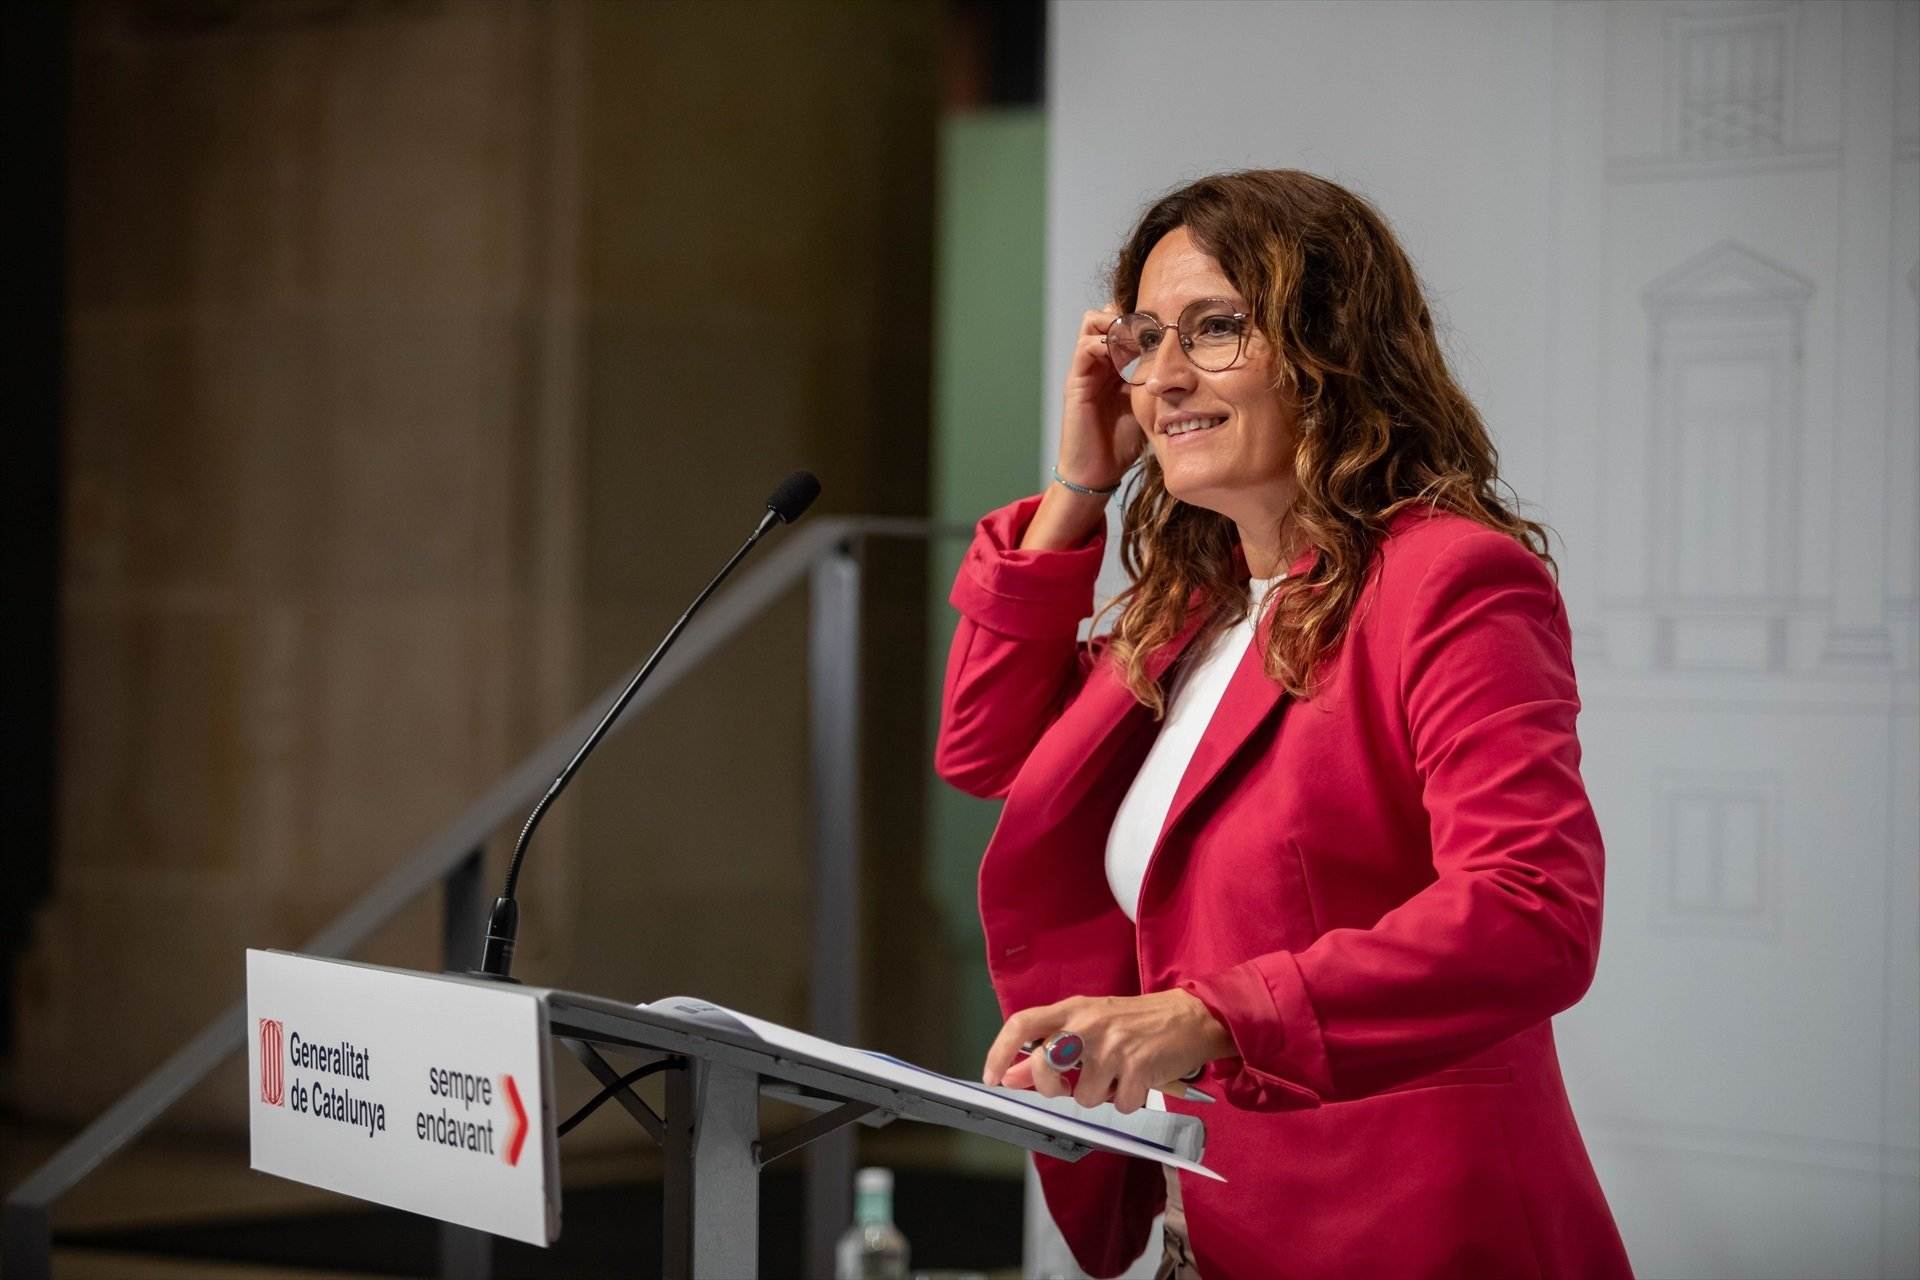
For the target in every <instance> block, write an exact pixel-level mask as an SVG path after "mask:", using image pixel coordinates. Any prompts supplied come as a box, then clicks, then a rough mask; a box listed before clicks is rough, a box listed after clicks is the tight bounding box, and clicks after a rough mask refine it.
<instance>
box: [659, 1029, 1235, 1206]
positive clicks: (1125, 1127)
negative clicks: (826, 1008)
mask: <svg viewBox="0 0 1920 1280" xmlns="http://www.w3.org/2000/svg"><path fill="white" fill-rule="evenodd" d="M638 1007H640V1008H642V1009H645V1010H647V1011H648V1012H650V1013H654V1014H661V1015H666V1016H669V1017H672V1018H675V1019H680V1020H684V1021H686V1022H691V1023H695V1024H698V1025H699V1026H701V1027H703V1028H705V1029H707V1030H710V1031H720V1032H725V1033H727V1034H729V1035H731V1036H735V1037H739V1036H745V1037H747V1038H749V1039H752V1040H757V1041H759V1042H760V1043H762V1044H764V1045H766V1046H767V1047H768V1048H770V1049H775V1050H783V1051H785V1052H788V1053H794V1054H804V1055H805V1056H807V1057H809V1058H813V1059H815V1060H817V1061H820V1062H824V1063H827V1064H829V1065H831V1066H833V1067H835V1068H838V1069H839V1070H842V1071H846V1072H849V1073H851V1074H854V1075H860V1076H866V1077H868V1078H870V1079H874V1080H878V1081H880V1082H882V1083H884V1084H890V1085H897V1086H899V1087H901V1088H906V1089H912V1090H915V1091H917V1092H919V1093H923V1094H927V1095H929V1096H932V1097H935V1098H939V1099H941V1100H942V1101H945V1102H951V1103H953V1104H954V1105H956V1106H960V1107H965V1108H966V1109H968V1110H969V1111H975V1112H980V1113H982V1114H987V1115H994V1116H999V1117H1001V1118H1002V1119H1007V1120H1015V1121H1019V1122H1020V1123H1023V1124H1029V1125H1030V1124H1034V1123H1036V1122H1037V1123H1040V1124H1043V1125H1044V1126H1045V1127H1046V1128H1048V1129H1050V1130H1052V1131H1053V1132H1055V1133H1058V1134H1060V1135H1062V1136H1063V1137H1067V1138H1072V1139H1073V1140H1075V1141H1077V1142H1083V1143H1086V1144H1087V1145H1088V1146H1091V1147H1093V1148H1095V1149H1096V1150H1100V1151H1112V1152H1116V1153H1118V1154H1120V1155H1129V1156H1139V1157H1140V1158H1141V1159H1144V1160H1153V1161H1156V1162H1158V1163H1160V1164H1165V1165H1171V1166H1173V1167H1174V1168H1176V1169H1185V1170H1186V1171H1187V1172H1189V1173H1196V1174H1199V1175H1200V1176H1201V1177H1203V1178H1212V1179H1214V1180H1215V1181H1216V1182H1224V1181H1226V1179H1225V1178H1222V1177H1221V1176H1220V1175H1219V1174H1217V1173H1215V1172H1214V1171H1213V1170H1211V1169H1209V1168H1207V1167H1206V1166H1205V1165H1203V1164H1201V1163H1200V1159H1199V1158H1200V1155H1201V1152H1200V1151H1199V1150H1198V1149H1197V1144H1195V1143H1194V1142H1193V1140H1192V1139H1191V1138H1189V1137H1187V1136H1186V1135H1190V1134H1193V1135H1197V1134H1199V1133H1201V1132H1202V1131H1201V1130H1200V1129H1199V1128H1198V1127H1197V1126H1194V1125H1191V1124H1180V1123H1178V1122H1177V1118H1175V1117H1170V1116H1169V1115H1168V1114H1167V1113H1166V1112H1163V1111H1160V1112H1156V1111H1136V1112H1134V1113H1133V1114H1132V1115H1122V1114H1121V1113H1120V1111H1119V1110H1118V1109H1117V1108H1115V1107H1113V1106H1111V1105H1106V1106H1099V1107H1088V1108H1082V1107H1080V1106H1079V1105H1078V1104H1077V1103H1072V1102H1071V1101H1070V1100H1069V1101H1068V1103H1067V1105H1066V1106H1062V1105H1061V1104H1060V1102H1059V1100H1055V1099H1048V1098H1044V1097H1042V1096H1041V1095H1039V1094H1037V1093H1033V1092H1030V1091H1028V1090H1025V1089H1002V1088H996V1087H992V1086H989V1085H983V1084H981V1083H979V1082H978V1081H976V1080H961V1079H956V1078H955V1077H953V1076H947V1075H942V1074H940V1073H939V1072H938V1071H929V1070H928V1069H927V1068H925V1067H918V1066H915V1065H914V1064H913V1063H911V1062H903V1061H901V1060H900V1059H899V1058H895V1057H892V1056H890V1055H888V1054H884V1053H876V1052H874V1051H872V1050H870V1049H856V1048H852V1047H850V1046H847V1045H843V1044H836V1043H834V1042H833V1041H831V1040H823V1039H821V1038H820V1037H819V1036H810V1035H808V1034H807V1033H806V1032H804V1031H795V1030H794V1029H793V1028H791V1027H783V1026H781V1025H780V1024H779V1023H776V1022H768V1021H766V1020H765V1019H763V1018H756V1017H754V1016H753V1015H752V1014H747V1013H741V1012H739V1011H738V1010H735V1009H729V1008H726V1007H725V1006H723V1005H717V1004H714V1003H712V1002H711V1001H708V1000H700V999H696V998H694V997H692V996H672V997H670V998H668V999H665V1000H655V1001H653V1002H652V1003H650V1004H643V1005H640V1006H638ZM1074 1111H1078V1112H1079V1113H1080V1114H1079V1115H1077V1116H1076V1115H1074V1114H1072V1112H1074ZM1082 1117H1084V1118H1082Z"/></svg>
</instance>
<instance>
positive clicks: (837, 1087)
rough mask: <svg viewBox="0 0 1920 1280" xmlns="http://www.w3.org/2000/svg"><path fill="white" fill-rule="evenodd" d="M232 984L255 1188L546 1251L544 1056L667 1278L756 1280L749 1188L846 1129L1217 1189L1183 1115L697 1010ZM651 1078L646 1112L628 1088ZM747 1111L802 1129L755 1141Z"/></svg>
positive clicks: (317, 964)
mask: <svg viewBox="0 0 1920 1280" xmlns="http://www.w3.org/2000/svg"><path fill="white" fill-rule="evenodd" d="M247 969H248V994H247V1001H248V1011H247V1012H248V1025H249V1027H250V1028H251V1029H252V1030H253V1035H252V1036H251V1043H250V1046H249V1050H248V1053H249V1073H248V1074H249V1079H250V1081H251V1082H256V1087H254V1088H253V1089H252V1098H251V1102H250V1129H251V1133H252V1140H253V1165H254V1167H255V1168H256V1169H260V1170H262V1171H264V1172H268V1173H276V1174H279V1175H281V1176H286V1177H291V1178H295V1179H297V1180H300V1181H303V1182H309V1183H312V1184H313V1185H318V1186H325V1187H328V1188H329V1189H332V1190H337V1191H341V1192H343V1193H345V1194H349V1195H356V1196H360V1197H361V1198H364V1199H371V1200H375V1201H377V1202H379V1203H385V1204H391V1205H394V1206H395V1207H398V1208H403V1209H408V1210H411V1211H414V1212H420V1213H425V1214H428V1215H430V1216H435V1217H439V1218H441V1219H442V1220H443V1221H447V1222H452V1223H455V1224H458V1225H465V1226H474V1227H479V1228H481V1229H484V1230H490V1231H495V1232H496V1233H498V1234H503V1235H510V1236H514V1237H516V1238H520V1239H526V1240H530V1241H531V1242H533V1243H536V1244H547V1243H551V1241H552V1240H553V1239H556V1238H558V1235H559V1223H560V1214H559V1207H560V1205H559V1177H558V1136H557V1134H556V1121H555V1117H554V1114H553V1108H552V1096H553V1089H552V1087H551V1079H552V1068H551V1058H552V1052H551V1051H552V1046H553V1045H554V1044H558V1045H560V1046H562V1047H563V1048H564V1049H565V1051H566V1053H567V1054H568V1055H569V1056H571V1057H572V1058H574V1059H576V1060H577V1061H579V1062H580V1063H581V1064H582V1065H583V1066H584V1067H585V1069H586V1070H587V1071H588V1072H590V1073H591V1074H592V1075H593V1076H594V1078H595V1079H597V1080H598V1081H599V1082H600V1084H601V1086H602V1089H601V1094H602V1095H603V1097H604V1099H605V1100H606V1101H608V1102H614V1103H618V1104H619V1105H620V1106H621V1107H622V1108H624V1109H625V1110H626V1111H627V1113H628V1114H629V1115H630V1116H632V1118H633V1119H634V1120H635V1121H636V1122H638V1123H639V1125H640V1126H641V1127H642V1128H643V1129H644V1130H646V1132H647V1133H648V1134H649V1135H651V1137H652V1138H653V1139H654V1141H655V1142H656V1143H658V1144H659V1146H660V1147H661V1150H662V1152H663V1154H664V1156H665V1184H664V1187H663V1192H664V1195H663V1215H664V1222H663V1223H662V1236H663V1242H664V1243H663V1247H662V1258H661V1262H662V1270H663V1274H664V1275H666V1276H668V1277H670V1278H674V1280H680V1278H689V1277H691V1278H697V1280H707V1278H712V1280H748V1278H751V1277H753V1276H755V1275H757V1269H758V1249H759V1218H760V1170H761V1169H762V1168H764V1167H765V1166H766V1165H768V1164H769V1163H771V1162H772V1161H774V1160H777V1159H779V1158H780V1157H782V1156H784V1155H787V1154H790V1153H792V1152H794V1151H797V1150H799V1149H800V1148H802V1147H804V1146H806V1145H807V1144H808V1143H810V1142H812V1141H814V1140H816V1139H818V1138H820V1137H822V1136H824V1135H826V1134H828V1133H831V1132H833V1131H835V1130H837V1129H840V1128H842V1127H843V1126H846V1125H850V1124H863V1125H869V1126H879V1125H883V1124H887V1123H890V1122H892V1121H893V1120H896V1119H903V1120H917V1121H920V1122H922V1123H926V1124H936V1125H942V1126H944V1127H947V1128H951V1129H959V1130H962V1131H965V1132H968V1133H977V1134H981V1135H983V1136H985V1137H989V1138H994V1139H997V1140H999V1141H1002V1142H1008V1143H1012V1144H1013V1145H1015V1146H1018V1147H1022V1148H1025V1149H1026V1150H1029V1151H1034V1152H1042V1153H1044V1154H1047V1155H1051V1156H1056V1157H1058V1158H1060V1159H1062V1160H1078V1159H1080V1158H1081V1157H1082V1156H1084V1155H1086V1154H1087V1153H1088V1152H1090V1151H1094V1150H1106V1151H1114V1152H1118V1153H1121V1154H1127V1155H1134V1156H1139V1157H1142V1158H1147V1159H1155V1160H1160V1161H1162V1162H1164V1163H1170V1164H1174V1165H1176V1166H1178V1167H1181V1168H1186V1169H1189V1170H1193V1171H1195V1172H1197V1173H1200V1174H1203V1175H1205V1176H1209V1177H1213V1176H1217V1175H1214V1174H1212V1173H1211V1171H1209V1170H1206V1169H1205V1168H1204V1166H1201V1165H1200V1164H1199V1163H1198V1160H1199V1156H1200V1153H1201V1147H1202V1144H1203V1141H1204V1134H1203V1131H1202V1128H1201V1125H1200V1122H1199V1121H1198V1120H1196V1119H1194V1118H1192V1117H1188V1116H1180V1115H1173V1114H1170V1113H1166V1112H1138V1113H1135V1115H1133V1116H1129V1117H1121V1116H1119V1114H1118V1113H1117V1112H1115V1111H1113V1109H1112V1108H1110V1107H1109V1108H1100V1109H1095V1110H1094V1111H1091V1112H1087V1113H1086V1115H1088V1116H1096V1117H1101V1119H1100V1120H1099V1121H1098V1122H1096V1121H1094V1120H1090V1119H1085V1118H1081V1117H1079V1116H1076V1115H1071V1114H1064V1113H1062V1112H1061V1111H1058V1110H1055V1109H1053V1107H1052V1106H1051V1105H1050V1104H1048V1103H1047V1102H1046V1101H1044V1100H1039V1099H1034V1098H1030V1097H1029V1098H1021V1097H1018V1096H1014V1095H1013V1091H1010V1090H998V1089H989V1088H987V1087H985V1086H981V1085H976V1084H972V1083H970V1082H964V1081H956V1080H951V1079H949V1078H948V1077H945V1076H940V1075H938V1074H936V1073H933V1072H929V1071H926V1070H924V1069H922V1068H918V1067H914V1066H912V1065H911V1064H908V1063H903V1062H899V1061H898V1060H896V1059H892V1058H888V1057H886V1056H885V1055H881V1054H874V1053H868V1052H865V1051H861V1050H852V1049H847V1048H845V1047H844V1046H838V1045H831V1044H828V1043H827V1042H824V1041H817V1040H815V1039H814V1038H813V1037H809V1036H805V1035H802V1034H801V1033H797V1032H791V1031H788V1030H787V1029H785V1028H778V1027H774V1026H772V1024H764V1023H759V1022H757V1021H756V1020H753V1019H751V1018H748V1017H747V1016H746V1015H741V1014H735V1013H733V1011H731V1010H725V1009H720V1008H718V1007H717V1006H711V1005H704V1004H702V1003H701V1002H697V1001H689V1000H679V1001H667V1002H662V1003H661V1004H659V1005H638V1006H636V1005H631V1004H626V1003H622V1002H619V1001H614V1000H608V999H604V998H601V997H597V996H591V995H583V994H580V993H577V992H570V991H562V990H558V989H554V988H540V987H525V986H520V985H517V984H503V983H497V982H490V981H487V980H485V979H480V978H470V977H466V976H462V975H453V974H427V973H418V972H414V971H410V970H401V969H390V968H384V967H381V966H375V965H365V964H357V963H353V962H348V961H338V960H323V959H317V958H313V957H307V956H300V955H295V954H292V953H286V952H264V951H249V952H248V953H247ZM610 1054H611V1055H617V1056H618V1057H620V1058H622V1059H624V1060H628V1063H627V1065H625V1066H624V1069H623V1067H621V1066H616V1065H615V1063H614V1061H612V1060H611V1058H610V1057H609V1055H610ZM651 1074H661V1075H663V1076H664V1083H665V1105H664V1109H663V1111H664V1113H656V1112H655V1111H654V1110H653V1109H652V1107H651V1106H650V1105H649V1104H648V1103H647V1102H646V1101H645V1100H644V1099H642V1098H641V1097H640V1095H639V1094H638V1093H636V1092H635V1091H634V1089H633V1085H634V1084H635V1083H636V1082H637V1080H638V1079H639V1078H641V1077H644V1076H646V1075H651ZM356 1089H357V1090H358V1094H357V1095H356V1093H355V1090H356ZM529 1094H532V1095H533V1096H531V1097H529V1096H527V1095H529ZM762 1095H766V1096H770V1097H773V1098H777V1099H779V1100H780V1101H783V1102H787V1103H792V1104H797V1106H798V1107H799V1108H801V1109H803V1110H805V1111H808V1112H811V1113H812V1114H811V1115H810V1116H808V1118H806V1119H803V1120H801V1121H799V1122H797V1123H795V1124H794V1125H793V1126H791V1127H789V1128H787V1129H785V1130H783V1131H781V1132H779V1133H771V1134H763V1133H761V1132H760V1115H759V1110H760V1108H759V1102H760V1098H761V1096H762ZM600 1100H601V1099H599V1098H597V1099H596V1100H595V1101H596V1102H598V1101H600ZM409 1117H411V1118H409ZM543 1237H544V1238H543Z"/></svg>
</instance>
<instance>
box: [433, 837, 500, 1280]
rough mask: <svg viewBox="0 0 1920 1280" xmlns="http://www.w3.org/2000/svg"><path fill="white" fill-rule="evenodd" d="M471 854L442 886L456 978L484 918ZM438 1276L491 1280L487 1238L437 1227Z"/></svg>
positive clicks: (476, 949) (467, 964)
mask: <svg viewBox="0 0 1920 1280" xmlns="http://www.w3.org/2000/svg"><path fill="white" fill-rule="evenodd" d="M485 852H486V851H485V850H484V849H475V850H474V851H473V852H471V853H469V854H468V855H467V856H466V857H464V858H462V859H460V861H458V862H456V863H454V864H453V866H452V867H451V868H450V869H449V870H448V871H447V878H446V879H445V880H444V881H443V882H442V897H443V899H444V901H445V905H446V914H445V915H444V916H443V917H442V918H441V921H440V963H441V964H442V965H444V966H445V967H446V969H447V972H449V973H462V972H465V971H466V970H468V969H471V968H473V967H474V966H475V965H476V964H477V963H479V960H480V928H481V922H482V920H484V919H485V916H484V914H483V899H482V897H481V892H482V891H481V887H480V866H481V855H482V854H484V853H485ZM440 1275H441V1276H442V1277H443V1280H491V1277H492V1275H493V1237H492V1236H489V1235H488V1234H487V1233H486V1232H484V1231H475V1230H474V1229H473V1228H471V1227H458V1226H455V1225H454V1224H453V1223H451V1222H443V1223H441V1224H440Z"/></svg>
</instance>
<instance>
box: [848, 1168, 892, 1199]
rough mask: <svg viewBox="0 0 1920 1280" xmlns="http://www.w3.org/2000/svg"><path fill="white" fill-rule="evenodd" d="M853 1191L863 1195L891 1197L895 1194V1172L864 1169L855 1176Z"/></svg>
mask: <svg viewBox="0 0 1920 1280" xmlns="http://www.w3.org/2000/svg"><path fill="white" fill-rule="evenodd" d="M853 1189H854V1190H855V1191H857V1192H859V1193H860V1194H861V1195H867V1196H890V1195H892V1194H893V1170H891V1169H880V1168H868V1169H862V1170H861V1171H860V1172H859V1173H857V1174H855V1175H854V1178H853Z"/></svg>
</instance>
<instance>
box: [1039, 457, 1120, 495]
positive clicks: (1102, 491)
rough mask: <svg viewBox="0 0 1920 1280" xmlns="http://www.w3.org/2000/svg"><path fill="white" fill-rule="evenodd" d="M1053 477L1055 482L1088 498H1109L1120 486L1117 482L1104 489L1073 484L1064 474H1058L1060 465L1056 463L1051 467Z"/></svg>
mask: <svg viewBox="0 0 1920 1280" xmlns="http://www.w3.org/2000/svg"><path fill="white" fill-rule="evenodd" d="M1053 478H1054V480H1055V482H1057V483H1059V484H1063V485H1065V486H1066V487H1067V488H1069V489H1071V490H1073V491H1074V492H1075V493H1079V494H1084V495H1086V496H1087V497H1089V498H1111V497H1112V496H1113V495H1114V494H1116V493H1118V492H1119V491H1120V486H1119V485H1118V484H1113V485H1109V486H1107V487H1106V488H1105V489H1091V488H1088V487H1087V486H1086V485H1084V484H1075V483H1074V482H1073V481H1071V480H1069V479H1067V478H1066V477H1065V476H1063V475H1061V474H1060V467H1059V466H1058V464H1056V465H1055V466H1054V468H1053Z"/></svg>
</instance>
